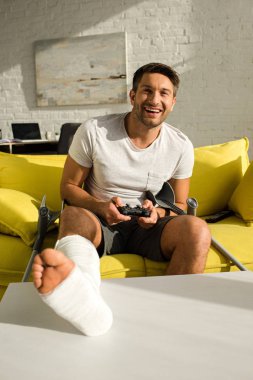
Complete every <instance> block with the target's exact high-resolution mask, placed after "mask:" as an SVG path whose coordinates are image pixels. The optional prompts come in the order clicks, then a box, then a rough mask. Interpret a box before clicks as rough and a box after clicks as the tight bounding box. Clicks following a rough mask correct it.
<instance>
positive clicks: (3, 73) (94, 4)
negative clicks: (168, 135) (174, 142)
mask: <svg viewBox="0 0 253 380" xmlns="http://www.w3.org/2000/svg"><path fill="white" fill-rule="evenodd" d="M252 20H253V1H252V0H212V1H210V0H180V1H179V0H156V1H154V0H152V1H151V0H146V1H142V0H83V1H82V0H9V1H7V0H0V57H1V59H0V107H1V112H0V129H2V131H3V135H4V137H7V136H10V125H11V122H12V121H16V122H22V121H37V122H39V124H40V127H41V129H42V131H43V132H45V131H46V130H52V131H53V130H55V131H59V129H60V126H61V124H63V123H64V122H67V121H83V120H85V119H87V118H89V117H91V116H95V115H102V114H104V113H111V112H123V111H126V110H128V109H130V106H129V104H123V105H104V106H75V107H57V108H56V107H54V108H44V107H43V108H38V107H37V106H36V101H35V100H36V96H35V69H34V55H33V42H34V41H36V40H41V39H50V38H61V37H74V36H86V35H92V34H101V33H112V32H119V31H126V32H127V37H128V38H127V41H128V42H127V54H128V59H127V66H128V83H129V86H130V84H131V78H132V74H133V72H134V71H135V70H136V69H137V68H138V67H139V66H140V65H142V64H145V63H148V62H151V61H157V62H163V63H168V64H170V65H172V66H174V68H175V69H176V70H177V71H178V72H179V73H180V74H181V88H180V91H179V94H178V103H177V106H176V107H175V109H174V112H173V114H172V115H171V116H170V119H169V120H168V121H169V122H170V123H171V124H173V125H174V126H176V127H178V128H180V129H182V130H183V131H184V132H185V133H186V134H187V135H188V136H189V137H190V138H191V140H192V141H193V143H194V145H195V146H200V145H207V144H214V143H220V142H225V141H228V140H232V139H236V138H239V137H241V136H245V135H246V136H248V137H249V138H250V144H251V145H252V146H251V148H250V154H251V157H252V156H253V141H252V136H253V23H252Z"/></svg>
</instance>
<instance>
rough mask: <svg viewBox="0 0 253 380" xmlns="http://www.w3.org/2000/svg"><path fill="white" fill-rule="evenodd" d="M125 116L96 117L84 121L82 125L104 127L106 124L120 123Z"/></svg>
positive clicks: (121, 114) (123, 114) (122, 114)
mask: <svg viewBox="0 0 253 380" xmlns="http://www.w3.org/2000/svg"><path fill="white" fill-rule="evenodd" d="M125 116H126V113H118V114H109V115H103V116H96V117H93V118H90V119H88V120H86V121H85V122H84V123H83V124H84V125H85V126H90V125H93V126H94V125H96V126H98V127H104V126H106V125H108V124H112V123H118V122H120V121H121V120H122V119H124V118H125Z"/></svg>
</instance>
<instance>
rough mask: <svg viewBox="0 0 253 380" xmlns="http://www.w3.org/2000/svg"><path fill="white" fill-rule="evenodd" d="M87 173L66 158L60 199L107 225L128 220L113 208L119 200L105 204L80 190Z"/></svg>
mask: <svg viewBox="0 0 253 380" xmlns="http://www.w3.org/2000/svg"><path fill="white" fill-rule="evenodd" d="M89 173H90V168H87V167H84V166H81V165H79V164H78V163H77V162H76V161H74V160H73V159H72V158H71V157H70V156H67V159H66V162H65V166H64V169H63V174H62V179H61V186H60V192H61V197H62V199H64V200H66V201H67V202H68V203H69V204H70V205H72V206H77V207H82V208H85V209H87V210H90V211H92V212H93V213H94V214H97V215H99V216H102V217H103V218H104V219H105V220H106V221H107V222H108V223H109V224H111V223H118V222H120V221H126V220H129V219H130V217H128V216H125V215H121V214H120V213H119V211H118V210H117V208H116V206H115V204H116V205H117V206H120V205H121V200H120V198H118V197H114V198H113V200H114V203H115V204H114V203H113V202H111V201H108V202H105V201H102V200H100V199H97V198H95V197H93V196H92V195H90V194H89V193H88V192H87V191H85V190H84V189H83V188H82V186H83V184H84V182H85V180H86V178H87V177H88V175H89Z"/></svg>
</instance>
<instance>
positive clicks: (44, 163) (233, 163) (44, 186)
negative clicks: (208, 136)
mask: <svg viewBox="0 0 253 380" xmlns="http://www.w3.org/2000/svg"><path fill="white" fill-rule="evenodd" d="M248 144H249V143H248V139H247V138H242V139H239V140H235V141H230V142H227V143H224V144H218V145H211V146H205V147H200V148H195V166H194V171H193V176H192V179H191V186H190V196H192V197H195V198H197V200H198V203H199V208H198V215H199V216H203V215H209V214H212V213H215V212H217V211H220V210H223V209H224V208H226V206H227V203H228V201H229V199H230V197H231V195H232V193H233V191H234V190H235V188H236V187H237V185H238V184H239V182H240V181H241V178H242V177H243V175H244V173H245V171H246V170H247V167H248V165H249V158H248V153H247V152H248ZM65 159H66V156H65V155H48V156H46V155H43V156H37V155H11V154H8V153H1V152H0V187H2V188H7V189H14V190H18V191H21V192H24V193H27V194H30V195H31V196H33V197H34V198H36V199H38V200H41V199H42V197H43V195H44V194H46V196H47V205H48V207H49V208H51V209H53V210H60V207H61V199H60V189H59V187H60V180H61V175H62V170H63V166H64V163H65Z"/></svg>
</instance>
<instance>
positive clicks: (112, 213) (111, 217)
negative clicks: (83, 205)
mask: <svg viewBox="0 0 253 380" xmlns="http://www.w3.org/2000/svg"><path fill="white" fill-rule="evenodd" d="M119 206H124V205H123V203H122V200H121V198H119V197H112V199H111V200H110V201H107V202H101V203H100V204H99V209H98V210H97V214H98V215H99V216H101V217H102V218H103V219H104V220H105V221H106V223H108V224H109V225H111V224H116V223H119V222H126V221H128V220H131V216H127V215H122V214H121V213H120V212H119V211H118V208H117V207H119Z"/></svg>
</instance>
